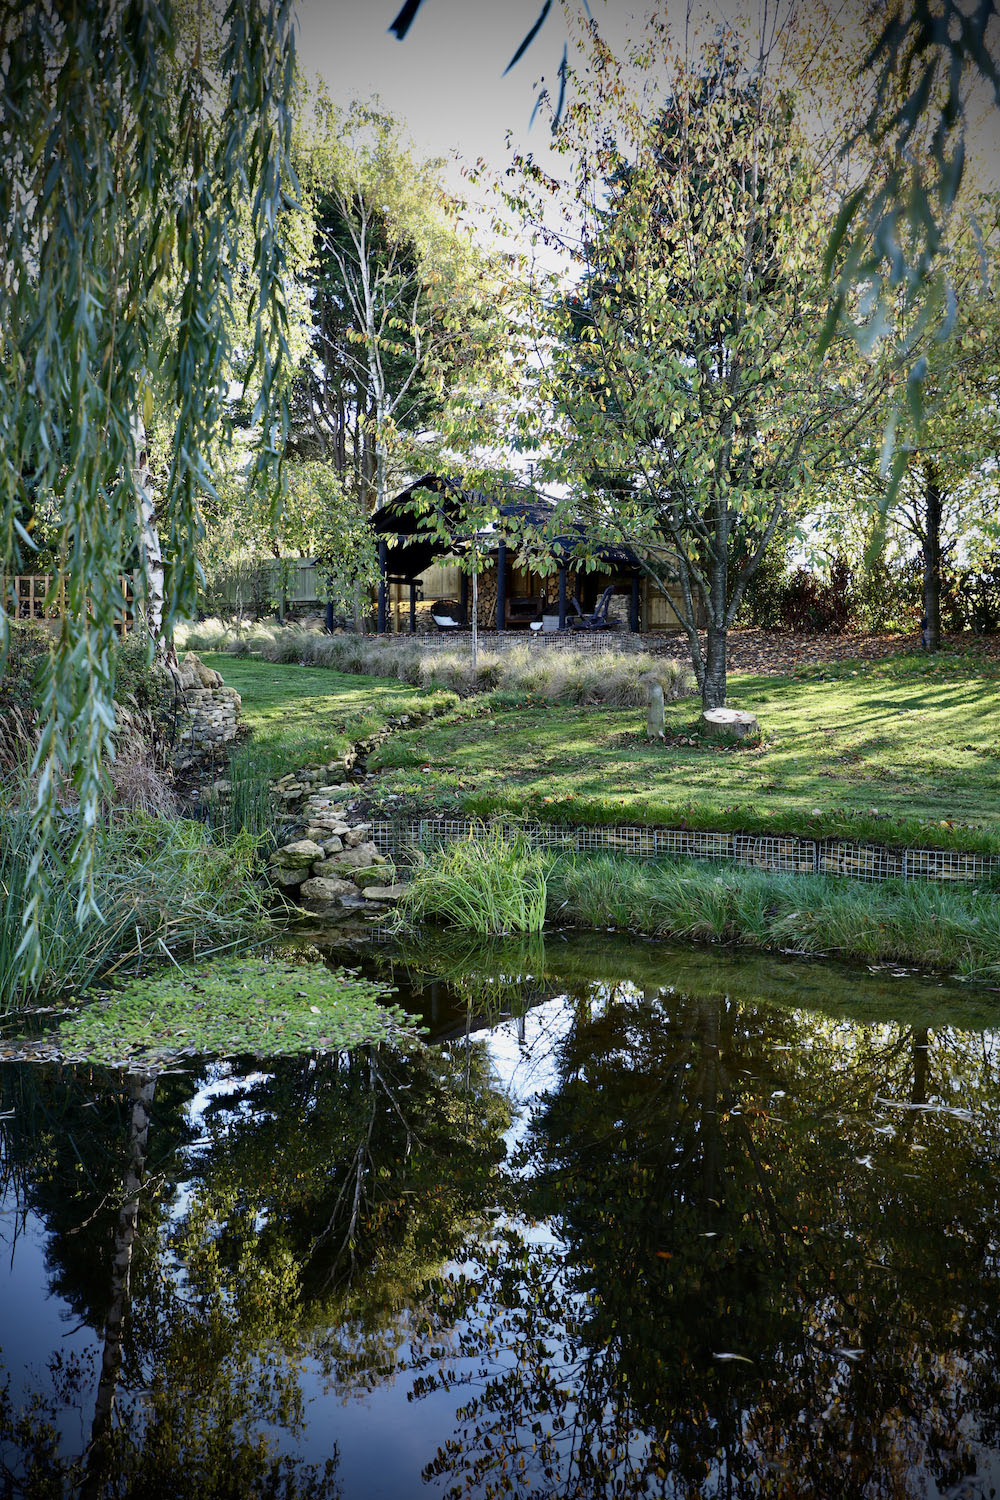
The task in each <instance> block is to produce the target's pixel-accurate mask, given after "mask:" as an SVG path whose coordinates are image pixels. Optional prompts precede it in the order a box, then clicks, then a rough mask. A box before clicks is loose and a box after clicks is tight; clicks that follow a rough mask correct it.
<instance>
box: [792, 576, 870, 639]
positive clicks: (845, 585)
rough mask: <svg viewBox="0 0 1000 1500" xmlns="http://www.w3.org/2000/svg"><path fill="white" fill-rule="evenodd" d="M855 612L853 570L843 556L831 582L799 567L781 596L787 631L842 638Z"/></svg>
mask: <svg viewBox="0 0 1000 1500" xmlns="http://www.w3.org/2000/svg"><path fill="white" fill-rule="evenodd" d="M852 610H853V594H852V588H851V570H850V568H849V567H848V565H847V562H846V560H845V559H844V558H843V557H838V558H835V559H834V561H833V564H832V566H831V568H830V577H829V579H827V580H824V579H822V578H819V577H817V575H816V574H815V573H810V572H809V571H808V569H806V568H798V569H797V570H796V571H795V572H794V573H793V574H792V576H791V578H790V579H789V580H788V583H787V584H786V585H785V588H784V590H783V592H782V596H781V623H782V625H783V626H784V628H785V629H786V630H792V631H800V632H804V633H809V634H812V633H816V634H820V635H827V634H828V635H840V633H841V632H842V631H843V630H845V629H846V628H847V626H848V624H849V623H850V619H851V613H852Z"/></svg>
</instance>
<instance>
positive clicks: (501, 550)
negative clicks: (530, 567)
mask: <svg viewBox="0 0 1000 1500" xmlns="http://www.w3.org/2000/svg"><path fill="white" fill-rule="evenodd" d="M506 616H507V543H506V542H501V543H500V545H499V547H498V548H497V629H498V630H503V629H505V627H506Z"/></svg>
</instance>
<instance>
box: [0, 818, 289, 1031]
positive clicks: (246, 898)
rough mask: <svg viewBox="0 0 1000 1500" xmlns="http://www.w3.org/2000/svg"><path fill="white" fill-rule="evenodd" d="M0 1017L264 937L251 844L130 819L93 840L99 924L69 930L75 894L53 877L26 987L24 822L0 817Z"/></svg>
mask: <svg viewBox="0 0 1000 1500" xmlns="http://www.w3.org/2000/svg"><path fill="white" fill-rule="evenodd" d="M0 818H2V822H3V840H2V845H0V891H2V893H3V905H2V907H0V1015H2V1014H4V1013H5V1012H9V1011H12V1010H15V1009H23V1008H24V1007H26V1006H28V1005H31V1004H32V1003H34V1002H35V1001H36V1000H37V999H38V998H39V997H40V996H44V997H45V998H46V999H52V998H56V997H58V996H61V995H65V994H68V993H75V992H78V991H81V990H85V989H87V988H89V987H90V986H91V985H93V984H95V983H96V982H97V981H98V980H99V979H101V978H102V977H105V976H107V975H108V974H109V973H112V972H114V973H116V974H123V973H128V972H130V971H134V970H136V969H139V968H145V967H147V966H149V965H150V964H152V963H160V962H164V961H165V959H166V957H167V954H173V953H179V954H192V953H193V954H197V953H209V952H211V951H213V950H214V949H219V948H225V947H227V946H231V945H233V944H235V943H244V942H246V941H248V940H249V939H250V938H252V937H253V936H255V935H259V934H260V933H262V932H263V930H264V925H265V909H264V906H263V902H262V898H261V894H260V892H259V889H258V887H257V884H256V882H255V880H254V878H253V876H254V866H255V859H254V843H253V840H252V839H251V838H250V837H249V836H248V835H246V834H244V835H242V836H240V837H237V838H236V839H235V840H234V841H232V842H231V843H228V844H222V843H220V842H218V841H217V840H215V839H213V838H212V836H211V834H210V833H209V830H208V829H207V828H206V827H205V826H204V825H203V824H201V823H193V822H189V821H187V820H186V819H183V818H161V817H149V816H145V815H141V814H133V815H129V816H126V817H122V818H120V819H117V820H115V821H114V822H112V823H111V824H110V825H109V826H108V827H106V828H105V829H104V830H103V831H102V833H101V836H100V841H99V844H98V849H97V856H96V869H95V881H94V884H95V896H96V900H97V905H98V908H99V910H100V913H101V916H100V918H98V917H87V918H85V919H84V921H83V922H82V923H79V922H78V921H77V917H76V900H77V889H76V886H75V884H73V883H72V881H67V880H66V878H65V876H61V875H60V874H59V872H58V871H56V870H53V871H52V877H53V878H52V881H51V884H50V885H49V886H48V888H47V890H46V892H45V898H44V904H43V908H42V913H41V921H40V934H41V954H42V966H41V972H40V973H39V974H38V975H37V976H36V978H35V979H33V980H31V981H29V980H28V979H27V977H26V973H25V964H24V958H23V956H22V955H20V954H19V952H18V949H19V948H20V944H21V940H22V937H23V935H24V930H23V926H22V922H23V916H24V910H25V902H26V897H27V873H28V864H29V859H30V854H31V848H32V844H31V832H30V827H29V820H28V817H27V814H26V813H25V812H24V811H23V810H21V809H18V808H11V807H7V808H4V809H2V810H0Z"/></svg>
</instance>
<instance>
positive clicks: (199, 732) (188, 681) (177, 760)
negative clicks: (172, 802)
mask: <svg viewBox="0 0 1000 1500" xmlns="http://www.w3.org/2000/svg"><path fill="white" fill-rule="evenodd" d="M178 686H179V688H180V690H181V693H182V695H183V698H184V719H185V724H184V728H183V729H182V730H181V732H180V734H179V735H178V747H177V751H176V753H175V756H174V765H175V766H176V768H177V770H179V771H184V770H186V769H187V768H188V767H189V766H192V765H195V764H197V762H199V761H202V760H206V759H208V758H210V757H211V756H212V755H213V754H214V752H215V751H216V750H217V749H218V748H219V746H220V745H225V744H228V743H229V741H230V740H234V739H235V738H236V735H237V733H238V732H239V719H240V709H241V708H242V706H243V702H242V699H241V698H240V695H239V693H238V692H237V691H236V689H235V688H228V687H226V686H225V684H224V683H223V681H222V678H221V677H220V676H219V673H218V672H216V671H214V670H213V669H212V668H211V667H206V666H205V664H204V662H203V661H201V660H199V658H198V657H197V656H196V655H195V653H194V652H193V651H189V652H188V653H187V655H186V656H185V658H184V660H183V661H182V662H181V663H180V667H179V676H178Z"/></svg>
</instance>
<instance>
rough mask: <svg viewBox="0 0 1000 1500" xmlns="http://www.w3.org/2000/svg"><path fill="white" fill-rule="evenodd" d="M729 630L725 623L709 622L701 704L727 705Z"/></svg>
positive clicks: (707, 705) (710, 705) (717, 706)
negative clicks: (720, 624)
mask: <svg viewBox="0 0 1000 1500" xmlns="http://www.w3.org/2000/svg"><path fill="white" fill-rule="evenodd" d="M727 643H728V632H727V630H726V627H725V626H724V625H722V626H719V625H716V624H715V622H714V621H713V620H709V622H708V643H707V647H706V651H705V676H704V680H703V682H702V685H701V706H702V708H703V709H705V708H725V706H726V650H727Z"/></svg>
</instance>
